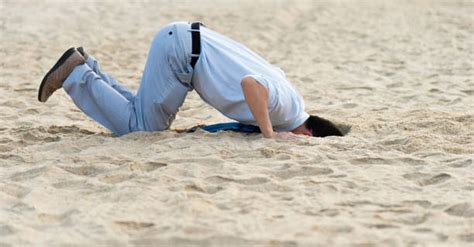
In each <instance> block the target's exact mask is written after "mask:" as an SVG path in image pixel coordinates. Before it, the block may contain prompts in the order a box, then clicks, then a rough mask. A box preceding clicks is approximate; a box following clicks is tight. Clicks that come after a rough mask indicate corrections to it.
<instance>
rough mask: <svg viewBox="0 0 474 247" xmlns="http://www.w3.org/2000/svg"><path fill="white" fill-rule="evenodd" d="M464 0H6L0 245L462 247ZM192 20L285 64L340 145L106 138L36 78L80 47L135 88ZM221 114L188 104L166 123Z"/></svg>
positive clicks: (472, 234) (469, 136) (469, 92)
mask: <svg viewBox="0 0 474 247" xmlns="http://www.w3.org/2000/svg"><path fill="white" fill-rule="evenodd" d="M473 12H474V4H473V2H472V1H454V0H453V1H422V0H415V1H388V0H387V1H381V0H380V1H375V0H374V1H362V0H361V1H299V0H298V1H256V0H252V1H216V2H214V1H144V2H142V1H133V2H132V1H89V0H88V1H33V0H32V1H13V0H0V41H1V44H0V57H1V60H0V63H1V69H0V95H1V96H0V119H1V120H0V123H1V125H0V246H62V245H68V246H143V245H155V246H472V244H473V242H474V229H473V228H474V227H473V225H474V202H473V195H474V193H473V189H474V176H473V164H472V163H473V162H472V160H473V153H474V141H473V138H474V110H473V106H474V104H473V98H474V97H473V95H474V82H473V58H474V57H473V49H474V48H473V47H474V38H473V37H474V35H473V34H474V27H473V24H474V19H473V15H472V13H473ZM177 20H200V21H202V22H204V23H205V24H206V25H207V26H208V27H210V28H212V29H214V30H217V31H218V32H221V33H224V34H226V35H228V36H230V37H231V38H233V39H235V40H237V41H240V42H243V43H245V44H246V45H247V46H248V47H250V48H251V49H253V50H255V51H256V52H257V53H259V54H261V55H262V56H263V57H265V58H266V59H268V60H269V61H270V62H272V63H274V64H275V65H277V66H279V67H281V68H282V69H283V70H285V72H286V73H287V76H288V79H289V80H290V81H291V82H292V83H293V84H294V85H295V87H296V88H297V89H298V91H300V92H301V94H302V95H303V97H304V99H305V101H306V108H307V110H308V112H309V113H313V114H320V115H321V116H323V117H327V118H329V119H332V120H335V121H337V122H338V123H343V124H348V125H351V126H352V131H351V132H350V133H349V135H347V136H346V137H344V138H335V137H333V138H324V139H321V138H306V137H302V138H299V139H296V140H288V141H284V140H274V139H263V138H262V137H261V136H259V135H245V134H240V133H217V134H209V133H205V132H202V131H199V132H196V133H192V134H181V133H177V132H175V131H172V130H170V131H164V132H157V133H133V134H129V135H126V136H123V137H120V138H117V137H114V136H113V135H111V134H110V133H109V132H108V131H107V130H106V129H104V128H102V127H101V126H99V125H98V124H96V123H95V122H93V121H92V120H90V119H88V118H87V117H86V116H85V115H84V114H82V113H81V112H80V111H79V110H78V109H77V108H76V107H75V106H74V104H73V103H72V101H71V100H70V99H69V97H68V96H67V94H65V93H64V92H63V91H60V92H58V93H56V94H55V95H53V97H52V98H50V100H49V101H48V102H47V103H46V104H42V103H39V102H38V101H37V99H36V97H37V88H38V86H39V83H40V81H41V78H42V77H43V75H44V74H45V73H46V72H47V70H49V68H50V67H51V66H52V65H53V64H54V63H55V61H56V60H57V59H58V57H59V56H60V55H61V54H62V52H64V50H66V49H67V48H69V47H71V46H84V47H85V49H86V50H87V51H88V52H89V53H91V54H93V55H94V56H95V57H96V58H97V59H98V60H99V61H100V62H101V65H102V68H103V69H104V70H105V71H107V72H109V73H110V74H112V75H114V76H115V77H116V78H117V79H118V80H119V81H121V82H122V83H123V84H125V85H127V86H129V87H131V88H132V89H134V90H136V89H137V88H138V85H139V81H140V77H141V73H142V70H143V67H144V63H145V59H146V55H147V51H148V46H149V43H150V41H151V39H152V37H153V35H154V33H155V32H156V31H157V30H158V29H159V28H160V26H162V25H165V24H167V23H169V22H172V21H177ZM222 121H227V119H226V118H225V117H223V116H222V115H221V114H220V113H218V112H217V111H215V110H213V109H212V108H210V107H209V106H207V105H206V104H205V103H203V102H202V101H201V100H200V99H199V97H198V96H197V94H196V93H194V92H193V93H191V94H190V95H189V97H188V98H187V100H186V102H185V105H184V106H183V107H182V109H181V111H180V112H179V114H178V117H177V119H176V121H175V123H174V125H173V128H174V129H179V128H188V127H192V126H194V125H197V124H211V123H217V122H222Z"/></svg>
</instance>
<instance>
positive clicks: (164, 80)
mask: <svg viewBox="0 0 474 247" xmlns="http://www.w3.org/2000/svg"><path fill="white" fill-rule="evenodd" d="M183 28H186V30H183ZM188 29H189V25H187V24H180V25H177V24H170V25H167V26H165V27H163V28H162V29H161V30H160V31H159V32H158V33H157V34H156V36H155V38H154V40H153V42H152V44H151V47H150V50H149V53H148V58H147V62H146V65H145V69H144V71H143V76H142V80H141V83H140V88H139V90H138V93H137V96H136V99H135V107H136V111H137V115H139V116H143V118H142V119H140V120H139V121H143V122H142V126H144V128H145V130H147V131H156V130H165V129H168V128H169V127H170V125H171V123H172V122H173V120H174V119H175V116H176V113H177V112H178V109H179V107H180V106H181V105H182V104H183V102H184V99H185V97H186V95H187V93H188V92H189V91H191V89H192V87H191V86H190V81H188V82H185V81H183V79H182V78H189V80H190V78H191V76H192V68H190V67H191V66H190V65H189V61H188V60H187V58H189V54H187V51H186V50H185V49H183V47H182V46H183V45H182V40H181V39H186V38H187V39H190V38H191V34H190V33H189V32H188ZM186 43H188V44H189V50H190V49H191V42H190V41H187V42H186Z"/></svg>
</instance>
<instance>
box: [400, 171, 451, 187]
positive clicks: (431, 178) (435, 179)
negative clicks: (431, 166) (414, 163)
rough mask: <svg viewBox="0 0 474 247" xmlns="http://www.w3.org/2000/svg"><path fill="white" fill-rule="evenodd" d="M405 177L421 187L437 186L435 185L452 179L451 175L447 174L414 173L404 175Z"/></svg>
mask: <svg viewBox="0 0 474 247" xmlns="http://www.w3.org/2000/svg"><path fill="white" fill-rule="evenodd" d="M403 177H404V178H405V179H407V180H410V181H413V182H415V183H416V184H418V185H420V186H428V185H435V184H439V183H442V182H445V181H447V180H449V179H451V175H449V174H447V173H440V174H437V175H431V174H427V173H420V172H414V173H407V174H405V175H403Z"/></svg>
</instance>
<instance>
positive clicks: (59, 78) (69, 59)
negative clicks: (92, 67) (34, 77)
mask: <svg viewBox="0 0 474 247" xmlns="http://www.w3.org/2000/svg"><path fill="white" fill-rule="evenodd" d="M85 62H86V61H85V60H84V58H83V57H82V55H81V54H79V52H77V51H76V48H69V50H67V51H66V52H65V53H64V54H63V55H62V56H61V58H59V60H58V61H57V62H56V64H55V65H54V66H53V68H51V69H50V70H49V71H48V73H46V75H45V76H44V78H43V81H41V85H40V88H39V91H38V100H39V101H40V102H46V100H48V98H49V96H51V95H52V94H53V93H54V92H55V91H56V90H58V89H60V88H62V87H63V83H64V81H65V80H66V78H67V77H68V76H69V74H71V72H72V70H73V69H74V68H75V67H76V66H77V65H81V64H84V63H85Z"/></svg>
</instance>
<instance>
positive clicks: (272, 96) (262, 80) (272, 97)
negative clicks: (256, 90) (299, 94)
mask: <svg viewBox="0 0 474 247" xmlns="http://www.w3.org/2000/svg"><path fill="white" fill-rule="evenodd" d="M245 77H252V78H253V79H255V80H256V81H257V82H258V83H259V84H260V85H262V86H264V87H265V88H266V89H268V109H269V111H270V112H271V111H273V109H275V107H276V105H277V101H278V100H277V94H276V93H277V92H276V90H275V86H274V85H273V84H272V83H271V82H270V81H269V80H268V79H267V78H266V77H265V76H263V75H261V74H248V75H246V76H244V77H243V78H245ZM243 78H242V79H243Z"/></svg>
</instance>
